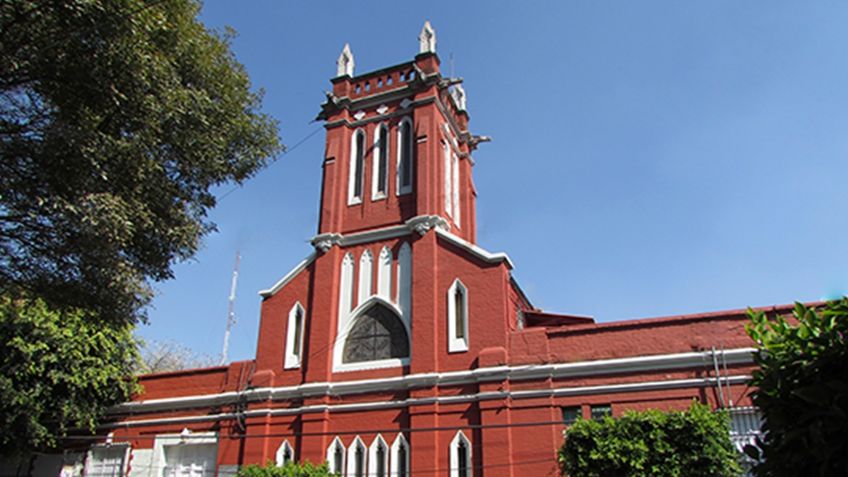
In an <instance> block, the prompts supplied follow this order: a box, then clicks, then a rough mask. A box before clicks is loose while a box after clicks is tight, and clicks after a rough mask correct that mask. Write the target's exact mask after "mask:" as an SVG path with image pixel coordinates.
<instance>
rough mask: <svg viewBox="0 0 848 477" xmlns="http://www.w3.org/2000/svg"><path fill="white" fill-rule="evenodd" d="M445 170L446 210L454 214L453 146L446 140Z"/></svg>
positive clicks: (449, 213) (450, 214) (449, 214)
mask: <svg viewBox="0 0 848 477" xmlns="http://www.w3.org/2000/svg"><path fill="white" fill-rule="evenodd" d="M443 154H444V171H445V212H447V214H448V216H449V217H450V216H452V215H453V187H452V186H451V177H453V168H452V167H451V148H450V144H448V142H447V141H445V147H444V153H443Z"/></svg>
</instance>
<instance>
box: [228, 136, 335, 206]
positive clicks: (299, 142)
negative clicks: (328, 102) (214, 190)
mask: <svg viewBox="0 0 848 477" xmlns="http://www.w3.org/2000/svg"><path fill="white" fill-rule="evenodd" d="M322 129H324V126H321V127H318V128H317V129H315V130H314V131H312V132H311V133H309V134H307V135H306V136H304V137H303V138H301V139H300V140H299V141H297V142H296V143H295V144H294V146H292V147H289V148H286V150H284V151H283V152H282V153H281V154H280V156H285V155H286V154H290V153H292V152H294V151H295V150H296V149H297V148H298V147H300V146H301V145H303V143H305V142H306V141H308V140H310V139H312V136H314V135H316V134H318V133H319V132H320V131H321V130H322ZM274 164H276V161H275V162H274V163H272V164H270V165H269V166H268V168H270V167H271V166H272V165H274ZM240 188H241V184H239V185H236V186H234V187H233V188H232V189H230V190H228V191H227V192H224V193H223V194H221V196H220V197H218V198H217V201H218V202H221V201H222V200H224V198H226V197H227V196H229V195H230V194H232V193H233V192H235V191H237V190H239V189H240Z"/></svg>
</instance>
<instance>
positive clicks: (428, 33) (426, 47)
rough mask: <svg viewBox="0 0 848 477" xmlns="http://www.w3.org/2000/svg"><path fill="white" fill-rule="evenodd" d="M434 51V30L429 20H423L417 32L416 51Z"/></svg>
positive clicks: (420, 52)
mask: <svg viewBox="0 0 848 477" xmlns="http://www.w3.org/2000/svg"><path fill="white" fill-rule="evenodd" d="M435 52H436V31H435V30H433V27H432V26H431V25H430V20H427V21H425V22H424V26H423V27H422V28H421V33H419V34H418V53H419V54H422V53H435Z"/></svg>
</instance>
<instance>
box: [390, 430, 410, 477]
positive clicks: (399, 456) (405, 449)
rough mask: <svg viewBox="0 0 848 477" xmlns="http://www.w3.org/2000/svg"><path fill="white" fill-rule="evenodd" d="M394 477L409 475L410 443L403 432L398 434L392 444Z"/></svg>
mask: <svg viewBox="0 0 848 477" xmlns="http://www.w3.org/2000/svg"><path fill="white" fill-rule="evenodd" d="M391 475H392V477H409V443H407V442H406V438H405V437H404V436H403V434H402V433H401V434H398V436H397V438H396V439H395V442H394V443H393V444H392V459H391Z"/></svg>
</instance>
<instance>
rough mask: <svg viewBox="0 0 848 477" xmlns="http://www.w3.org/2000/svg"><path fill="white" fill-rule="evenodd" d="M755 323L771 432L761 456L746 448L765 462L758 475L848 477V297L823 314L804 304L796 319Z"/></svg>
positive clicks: (761, 401)
mask: <svg viewBox="0 0 848 477" xmlns="http://www.w3.org/2000/svg"><path fill="white" fill-rule="evenodd" d="M749 316H750V318H751V323H750V324H749V326H748V327H747V329H748V334H749V335H750V336H751V338H752V339H753V340H754V341H756V342H757V344H758V345H759V351H758V352H757V353H756V356H755V359H756V362H757V364H758V365H759V367H760V369H759V370H757V371H755V372H754V375H753V376H754V380H753V384H754V385H755V386H756V387H757V390H756V391H755V392H754V404H756V405H757V407H759V408H760V410H761V411H762V412H763V417H764V420H763V429H762V430H763V431H764V433H765V437H764V438H763V441H762V442H760V443H759V448H760V449H762V451H761V452H760V450H759V449H757V448H755V447H753V446H749V447H747V448H746V449H745V450H746V453H747V454H749V455H750V456H751V457H753V458H755V459H760V460H761V462H760V463H759V464H758V465H757V466H756V467H755V468H754V473H755V475H758V476H769V477H782V476H793V477H794V476H797V475H819V476H825V475H848V438H846V437H847V436H848V298H842V299H841V300H837V301H832V302H829V303H828V304H827V305H825V306H824V307H822V309H821V310H820V311H818V312H817V311H816V310H815V309H814V308H811V307H807V306H805V305H803V304H800V303H798V304H796V305H795V309H794V310H793V312H792V318H791V319H789V318H787V317H783V316H779V317H776V318H774V319H769V317H768V316H767V315H766V314H765V313H763V312H754V311H749Z"/></svg>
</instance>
